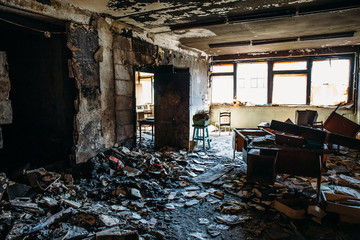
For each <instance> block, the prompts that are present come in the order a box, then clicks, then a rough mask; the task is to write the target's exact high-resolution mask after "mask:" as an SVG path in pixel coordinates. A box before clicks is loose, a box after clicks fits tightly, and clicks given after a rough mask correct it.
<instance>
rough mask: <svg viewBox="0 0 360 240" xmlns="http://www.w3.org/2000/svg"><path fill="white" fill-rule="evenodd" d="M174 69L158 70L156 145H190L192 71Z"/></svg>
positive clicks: (156, 86)
mask: <svg viewBox="0 0 360 240" xmlns="http://www.w3.org/2000/svg"><path fill="white" fill-rule="evenodd" d="M167 70H170V71H167ZM171 70H172V67H169V66H167V67H166V69H163V68H160V69H159V70H158V71H157V72H156V73H155V82H154V88H155V146H156V147H162V146H172V147H181V148H188V146H189V101H190V96H189V95H190V93H189V91H190V73H189V71H188V70H186V71H182V70H180V69H179V70H180V71H177V69H176V68H175V69H174V71H171Z"/></svg>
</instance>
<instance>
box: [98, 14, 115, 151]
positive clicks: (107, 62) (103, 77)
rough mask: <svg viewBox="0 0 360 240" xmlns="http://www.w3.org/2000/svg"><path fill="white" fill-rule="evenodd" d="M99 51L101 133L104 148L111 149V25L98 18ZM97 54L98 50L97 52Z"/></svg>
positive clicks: (112, 104)
mask: <svg viewBox="0 0 360 240" xmlns="http://www.w3.org/2000/svg"><path fill="white" fill-rule="evenodd" d="M96 25H97V31H98V38H99V44H100V48H99V49H102V51H101V56H100V59H99V60H97V61H99V74H100V90H101V115H102V119H101V133H102V137H103V140H104V144H105V148H111V147H112V146H114V144H115V143H116V138H115V131H116V122H115V101H114V97H115V91H114V89H115V80H114V67H113V66H114V61H113V51H112V47H113V34H112V32H111V30H110V28H111V25H110V24H109V23H108V22H107V21H106V19H104V18H101V17H99V18H98V19H97V22H96ZM97 52H99V50H98V51H97Z"/></svg>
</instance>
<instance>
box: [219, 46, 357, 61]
mask: <svg viewBox="0 0 360 240" xmlns="http://www.w3.org/2000/svg"><path fill="white" fill-rule="evenodd" d="M358 51H359V46H345V47H331V48H320V49H296V50H287V51H277V52H258V53H241V54H226V55H219V56H213V57H212V61H213V62H223V61H236V60H256V59H269V58H287V57H305V56H316V55H336V54H349V53H356V52H358Z"/></svg>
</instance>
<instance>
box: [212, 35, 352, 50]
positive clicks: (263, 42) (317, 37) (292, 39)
mask: <svg viewBox="0 0 360 240" xmlns="http://www.w3.org/2000/svg"><path fill="white" fill-rule="evenodd" d="M354 34H355V31H349V32H340V33H327V34H316V35H307V36H300V37H288V38H271V39H258V40H252V41H250V40H249V41H239V42H224V43H213V44H209V47H210V48H222V47H238V46H248V45H253V46H256V45H266V44H274V43H284V42H296V41H309V40H322V39H333V38H345V37H353V36H354Z"/></svg>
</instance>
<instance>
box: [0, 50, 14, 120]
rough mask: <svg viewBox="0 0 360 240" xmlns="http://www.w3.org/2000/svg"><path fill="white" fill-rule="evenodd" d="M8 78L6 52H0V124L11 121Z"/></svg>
mask: <svg viewBox="0 0 360 240" xmlns="http://www.w3.org/2000/svg"><path fill="white" fill-rule="evenodd" d="M9 92H10V79H9V72H8V62H7V55H6V52H0V124H9V123H11V122H12V108H11V101H10V100H9Z"/></svg>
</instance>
